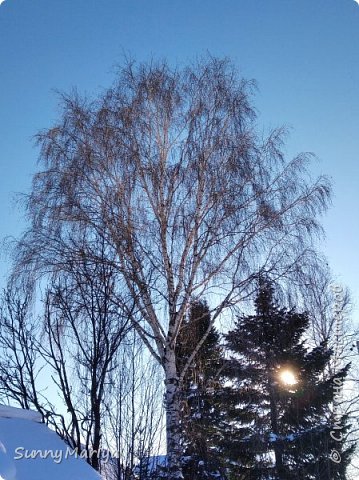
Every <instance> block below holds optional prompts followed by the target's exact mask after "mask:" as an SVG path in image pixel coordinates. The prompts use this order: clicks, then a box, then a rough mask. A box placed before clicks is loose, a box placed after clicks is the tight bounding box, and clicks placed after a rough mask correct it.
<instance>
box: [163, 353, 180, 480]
mask: <svg viewBox="0 0 359 480" xmlns="http://www.w3.org/2000/svg"><path fill="white" fill-rule="evenodd" d="M164 371H165V385H166V392H165V398H166V440H167V479H168V480H178V479H183V474H182V467H181V453H182V452H181V445H182V442H181V430H180V425H179V422H180V398H179V378H178V373H177V368H176V356H175V350H174V348H169V347H168V348H167V349H166V353H165V359H164Z"/></svg>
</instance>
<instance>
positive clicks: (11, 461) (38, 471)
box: [0, 406, 100, 480]
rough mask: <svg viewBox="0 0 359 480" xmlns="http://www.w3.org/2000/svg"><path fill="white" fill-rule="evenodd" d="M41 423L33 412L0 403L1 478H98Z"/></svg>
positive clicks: (96, 479)
mask: <svg viewBox="0 0 359 480" xmlns="http://www.w3.org/2000/svg"><path fill="white" fill-rule="evenodd" d="M40 422H41V417H39V415H38V414H37V413H36V412H31V411H27V410H21V409H13V408H11V407H5V406H0V480H100V476H99V475H98V474H97V473H96V472H95V471H94V470H93V469H92V468H91V467H90V466H89V465H88V464H87V463H86V462H85V460H83V459H81V458H76V457H75V456H74V455H73V451H72V450H71V449H70V448H68V447H67V445H66V444H65V443H64V442H63V441H62V440H61V438H60V437H59V436H58V435H57V434H56V433H55V432H53V431H51V430H50V429H48V428H47V427H46V425H44V424H42V423H40ZM29 457H30V458H29ZM31 457H35V458H31ZM43 457H47V458H43Z"/></svg>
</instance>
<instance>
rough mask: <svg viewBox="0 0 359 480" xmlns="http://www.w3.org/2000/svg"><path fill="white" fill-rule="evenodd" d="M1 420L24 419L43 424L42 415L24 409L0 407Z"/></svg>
mask: <svg viewBox="0 0 359 480" xmlns="http://www.w3.org/2000/svg"><path fill="white" fill-rule="evenodd" d="M0 418H23V419H25V420H32V421H33V422H39V423H41V422H42V417H41V414H40V413H38V412H34V411H33V410H23V409H22V408H15V407H8V406H7V405H0Z"/></svg>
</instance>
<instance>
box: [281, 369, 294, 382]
mask: <svg viewBox="0 0 359 480" xmlns="http://www.w3.org/2000/svg"><path fill="white" fill-rule="evenodd" d="M279 377H280V379H281V381H282V383H284V384H285V385H295V384H296V383H298V380H297V379H296V377H295V375H294V373H293V372H292V371H290V370H283V371H282V372H280V374H279Z"/></svg>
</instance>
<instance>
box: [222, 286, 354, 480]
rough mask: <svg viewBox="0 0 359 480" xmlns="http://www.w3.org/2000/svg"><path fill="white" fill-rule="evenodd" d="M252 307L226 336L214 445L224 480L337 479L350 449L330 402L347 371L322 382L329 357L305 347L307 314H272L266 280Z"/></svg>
mask: <svg viewBox="0 0 359 480" xmlns="http://www.w3.org/2000/svg"><path fill="white" fill-rule="evenodd" d="M255 306H256V314H255V315H252V316H242V317H240V318H238V319H237V322H236V326H235V328H234V330H232V331H231V332H230V333H228V334H227V335H226V342H227V345H228V348H229V350H230V351H231V352H232V358H231V359H230V360H229V361H228V365H227V368H226V374H227V375H228V379H229V380H230V383H231V387H229V388H227V389H226V393H225V395H223V396H222V409H223V408H224V409H225V411H226V415H225V417H224V418H223V417H222V420H221V425H220V428H221V430H222V432H223V434H222V436H221V438H220V440H219V443H220V445H221V455H222V457H223V458H224V459H225V463H226V464H227V467H228V472H230V473H229V475H228V478H230V479H233V480H234V479H235V480H239V479H243V480H258V479H263V480H264V479H265V480H269V479H271V480H274V479H275V480H291V479H296V480H311V479H313V480H314V479H315V480H321V479H323V480H334V479H345V478H346V473H345V472H346V468H347V466H348V463H349V461H350V456H351V454H352V452H353V448H354V447H352V448H347V449H346V448H345V447H344V445H343V441H344V439H345V435H346V432H347V430H348V425H347V419H346V418H345V417H344V416H340V415H339V416H338V415H336V418H334V417H333V399H334V396H335V394H336V393H337V390H338V387H337V385H339V384H341V382H343V380H344V379H345V377H346V375H347V372H348V368H349V366H348V365H347V366H346V367H345V368H343V369H341V370H340V371H339V372H337V373H336V374H335V376H331V377H330V376H328V374H327V373H326V372H327V371H328V369H327V366H328V362H329V361H330V359H331V355H332V352H331V351H330V350H329V349H328V348H327V346H326V344H325V343H323V344H322V345H320V346H319V347H317V348H314V349H312V350H310V349H309V348H308V347H307V346H306V342H305V340H304V335H305V333H306V330H307V329H308V327H309V321H310V320H309V317H308V315H307V314H306V313H297V312H296V311H295V310H294V309H291V310H286V309H284V308H279V307H278V306H277V305H276V303H275V300H274V293H273V288H272V286H271V285H270V283H269V282H268V281H261V282H260V285H259V289H258V294H257V298H256V301H255ZM224 405H225V406H224ZM333 431H335V432H336V433H335V435H331V432H333ZM337 432H340V434H338V435H337ZM333 436H335V437H336V439H334V438H333ZM338 439H340V440H341V441H338ZM333 452H338V453H339V455H340V456H341V461H340V463H335V462H334V461H333V459H331V458H330V457H331V455H332V456H333ZM335 455H336V453H334V456H335Z"/></svg>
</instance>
